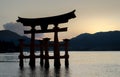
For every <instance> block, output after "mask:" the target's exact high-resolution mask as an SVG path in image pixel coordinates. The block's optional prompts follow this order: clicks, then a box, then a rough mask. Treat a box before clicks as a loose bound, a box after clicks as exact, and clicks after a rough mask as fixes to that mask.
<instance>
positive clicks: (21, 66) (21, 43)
mask: <svg viewBox="0 0 120 77" xmlns="http://www.w3.org/2000/svg"><path fill="white" fill-rule="evenodd" d="M19 42H20V44H19V47H20V48H19V51H20V55H19V59H20V62H19V66H20V68H21V69H22V68H23V66H24V62H23V57H24V55H23V39H20V40H19Z"/></svg>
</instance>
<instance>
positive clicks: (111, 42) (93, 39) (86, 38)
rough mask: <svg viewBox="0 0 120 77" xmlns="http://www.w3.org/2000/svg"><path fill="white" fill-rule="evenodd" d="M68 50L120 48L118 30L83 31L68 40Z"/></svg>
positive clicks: (109, 49) (119, 32)
mask: <svg viewBox="0 0 120 77" xmlns="http://www.w3.org/2000/svg"><path fill="white" fill-rule="evenodd" d="M69 44H70V48H69V50H74V51H75V50H77V51H80V50H85V51H88V50H91V51H92V50H93V51H94V50H99V51H105V50H108V51H113V50H120V31H109V32H98V33H95V34H89V33H84V34H81V35H79V36H77V37H74V38H72V39H71V40H70V42H69Z"/></svg>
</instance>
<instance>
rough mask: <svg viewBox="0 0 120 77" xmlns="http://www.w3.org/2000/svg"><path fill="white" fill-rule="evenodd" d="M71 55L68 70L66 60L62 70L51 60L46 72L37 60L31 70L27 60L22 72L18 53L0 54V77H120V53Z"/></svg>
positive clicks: (62, 61) (74, 53)
mask: <svg viewBox="0 0 120 77" xmlns="http://www.w3.org/2000/svg"><path fill="white" fill-rule="evenodd" d="M26 54H27V53H26ZM62 54H63V53H62ZM69 55H70V59H69V63H70V65H69V68H68V69H67V68H65V66H64V60H61V69H59V70H56V69H54V66H53V62H54V61H53V60H50V69H49V70H45V69H44V68H42V67H40V65H39V62H40V61H39V59H37V60H36V68H35V69H34V70H31V69H30V67H29V65H28V62H29V60H27V59H26V60H24V62H25V67H24V69H23V70H20V69H19V60H18V53H4V54H0V77H120V52H113V51H112V52H109V51H107V52H69Z"/></svg>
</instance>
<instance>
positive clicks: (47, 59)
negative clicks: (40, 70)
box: [43, 38, 50, 69]
mask: <svg viewBox="0 0 120 77" xmlns="http://www.w3.org/2000/svg"><path fill="white" fill-rule="evenodd" d="M49 40H50V38H44V39H43V41H44V48H45V68H46V69H48V68H49V54H48V47H49V43H48V42H49Z"/></svg>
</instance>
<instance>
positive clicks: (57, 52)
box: [54, 24, 61, 68]
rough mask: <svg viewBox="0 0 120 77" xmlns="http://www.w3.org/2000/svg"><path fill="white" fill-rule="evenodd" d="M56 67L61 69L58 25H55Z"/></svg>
mask: <svg viewBox="0 0 120 77" xmlns="http://www.w3.org/2000/svg"><path fill="white" fill-rule="evenodd" d="M54 25H55V27H54V30H55V32H54V57H55V59H54V66H55V67H56V68H60V65H61V64H60V52H59V40H58V29H59V27H58V24H54Z"/></svg>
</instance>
